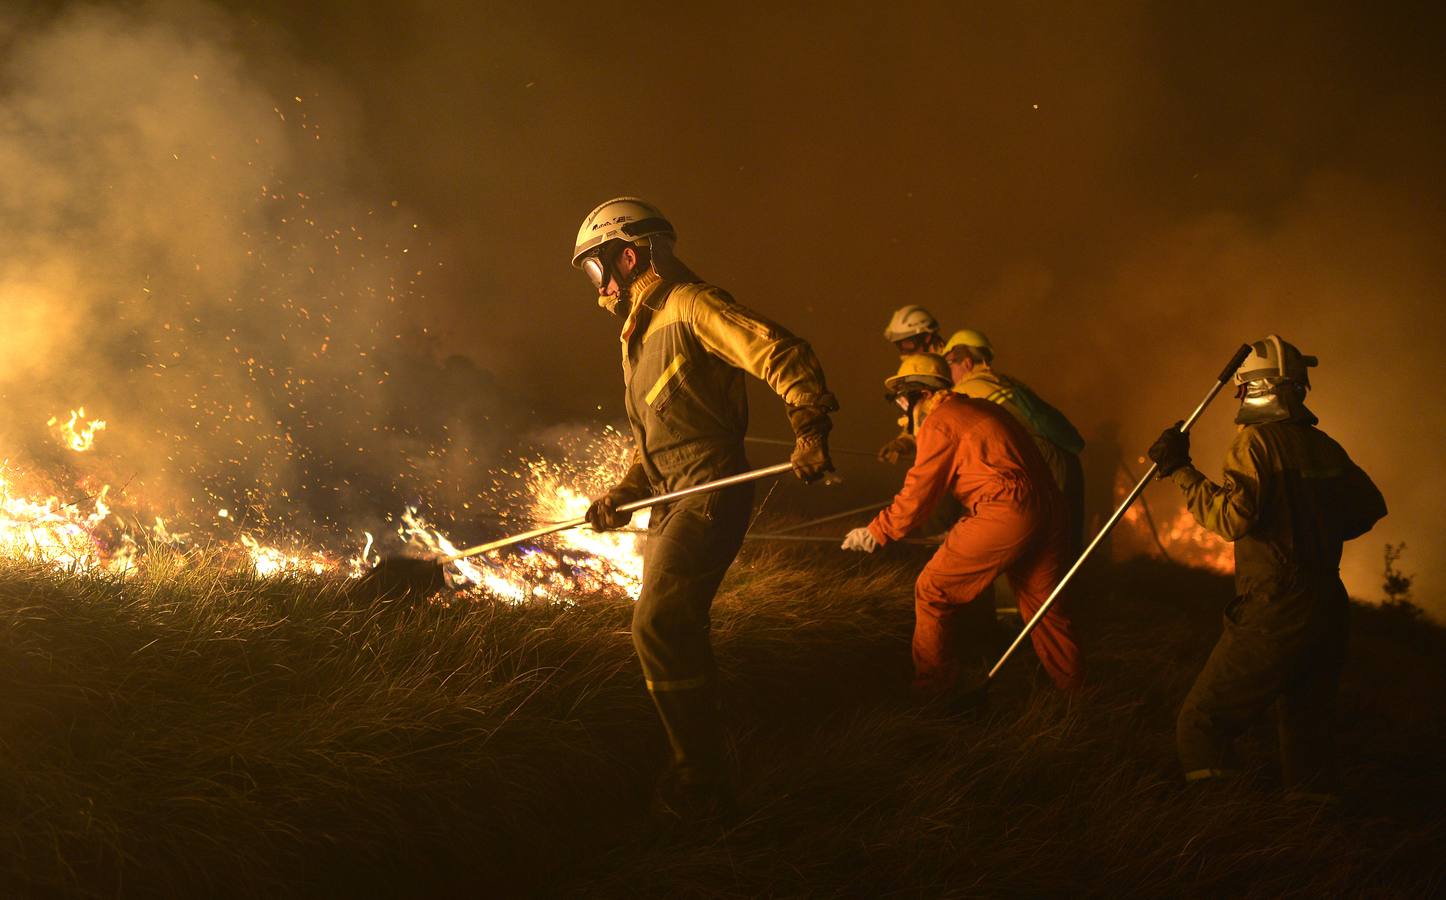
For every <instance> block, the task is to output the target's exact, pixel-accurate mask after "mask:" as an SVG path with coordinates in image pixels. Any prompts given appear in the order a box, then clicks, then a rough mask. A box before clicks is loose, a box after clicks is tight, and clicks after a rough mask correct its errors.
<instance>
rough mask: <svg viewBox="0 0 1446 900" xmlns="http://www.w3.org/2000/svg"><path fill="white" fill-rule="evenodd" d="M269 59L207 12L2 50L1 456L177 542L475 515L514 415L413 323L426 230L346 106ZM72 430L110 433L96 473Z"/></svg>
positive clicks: (73, 30) (187, 10) (32, 33)
mask: <svg viewBox="0 0 1446 900" xmlns="http://www.w3.org/2000/svg"><path fill="white" fill-rule="evenodd" d="M271 36H272V35H271V34H270V33H269V32H268V31H267V30H265V29H261V28H249V29H248V28H245V27H242V26H241V25H240V24H239V23H238V22H237V20H235V19H234V18H232V17H231V16H229V15H226V14H223V13H221V12H219V11H217V10H214V9H212V8H209V7H202V6H190V7H184V8H165V9H162V8H158V7H142V8H125V9H100V8H93V7H76V8H74V9H72V10H68V11H65V12H62V13H60V14H58V15H53V16H43V17H42V16H35V17H32V18H30V19H27V20H25V21H18V20H17V21H14V22H12V23H11V25H10V27H9V28H8V29H7V30H6V36H5V39H4V43H5V44H6V46H7V50H8V52H7V53H6V54H5V57H4V62H3V69H0V79H3V81H0V85H3V93H0V297H3V299H4V303H5V309H6V311H7V318H6V326H5V328H4V329H0V391H3V394H4V399H5V403H6V407H7V415H6V417H5V425H4V429H3V431H4V438H5V442H6V450H7V453H9V454H10V455H11V459H12V462H20V463H23V462H27V461H29V462H33V463H36V464H38V468H40V469H46V470H52V471H53V468H54V466H55V465H57V464H64V465H74V466H76V467H77V468H78V469H80V470H81V471H80V475H81V478H82V480H83V481H85V482H86V483H88V484H91V485H92V486H96V485H98V483H99V482H102V481H104V482H109V483H111V484H112V485H113V488H116V489H118V490H117V492H116V493H114V494H112V495H111V497H112V500H113V501H119V502H121V503H123V504H125V505H127V506H136V507H137V512H143V513H145V514H146V516H147V517H149V516H150V515H164V516H165V518H166V519H167V520H168V521H170V522H171V523H172V527H173V528H177V529H187V528H196V527H200V528H202V529H206V528H208V527H209V526H211V525H212V524H214V523H218V522H219V521H220V520H218V518H217V517H218V515H219V512H220V510H223V509H225V510H227V516H228V517H229V519H230V522H231V523H240V524H241V525H242V526H243V527H249V528H253V529H260V530H261V531H263V532H265V531H268V530H269V531H287V532H295V531H299V532H302V533H310V534H312V535H313V536H316V535H317V533H318V532H323V531H327V530H330V531H332V532H333V533H334V534H344V533H347V532H349V531H352V526H355V525H357V524H358V523H363V522H366V521H368V519H369V518H375V517H376V516H377V515H378V514H380V513H382V512H395V511H399V510H400V507H401V504H402V503H403V502H407V501H410V502H416V501H418V500H421V499H423V498H427V499H432V500H435V499H437V498H439V497H442V496H446V497H455V496H458V495H459V494H458V493H457V492H458V491H459V490H460V485H461V484H462V483H463V482H464V481H466V479H467V478H469V477H475V473H473V474H469V472H468V469H469V464H470V463H471V462H474V461H475V459H476V456H477V454H485V453H486V452H488V451H489V449H490V442H489V441H488V440H486V439H485V434H484V433H482V432H481V431H480V429H482V428H483V427H484V422H485V421H486V419H487V417H488V416H490V415H494V414H496V413H497V410H496V409H495V408H494V407H495V406H496V404H495V403H494V402H493V401H492V399H491V398H492V396H493V394H494V391H493V390H492V388H491V385H490V382H489V376H488V375H487V374H486V373H485V372H484V371H482V370H481V369H480V367H479V366H478V365H476V364H475V363H473V362H471V361H468V360H465V359H462V358H456V359H451V360H447V361H439V358H438V357H437V355H436V352H435V351H436V346H435V343H436V342H435V339H434V338H431V337H430V336H429V335H428V334H427V331H426V328H425V324H424V323H423V322H421V321H418V320H416V319H415V318H413V308H414V306H415V303H416V297H417V295H418V290H419V288H420V287H422V286H423V285H425V281H426V269H427V268H428V267H431V268H435V266H436V264H437V262H436V260H435V259H433V258H431V255H430V253H429V248H428V246H427V240H428V239H427V235H426V232H425V230H424V225H423V223H421V222H419V221H418V219H417V217H416V216H415V215H413V214H408V213H407V212H404V211H402V210H400V209H398V208H396V207H397V204H390V203H388V202H387V201H386V199H385V198H384V197H378V196H377V195H370V196H367V195H365V194H364V193H363V192H362V191H360V190H358V189H356V188H355V186H354V185H352V184H351V183H350V182H349V171H348V169H349V163H350V160H351V159H352V158H353V157H354V156H355V155H356V153H355V150H354V141H353V140H351V139H350V138H349V137H347V135H346V131H345V129H346V126H347V121H348V120H347V113H348V110H347V107H346V104H345V100H344V95H343V100H342V102H337V101H334V100H332V99H331V98H330V97H329V96H328V93H327V92H326V91H325V90H324V88H325V86H326V82H325V79H324V76H322V75H319V74H310V73H307V72H306V71H305V70H302V69H300V67H299V66H296V65H294V64H291V63H289V62H288V58H287V57H286V56H285V55H283V54H279V53H276V52H274V51H270V50H267V49H266V48H268V47H270V46H274V44H275V41H273V40H270V39H269V38H271ZM295 71H300V72H301V74H300V76H296V75H294V74H293V72H295ZM283 75H292V78H291V80H290V84H289V85H288V84H286V83H285V82H287V81H288V79H287V78H286V77H283ZM288 87H289V88H290V89H288ZM77 405H85V406H86V407H88V412H89V413H90V415H92V416H95V417H100V418H104V419H105V420H106V421H107V422H108V423H109V424H108V428H107V430H106V431H105V432H104V433H103V434H102V437H101V439H100V441H99V442H98V444H97V449H96V451H95V452H94V453H93V454H90V455H87V456H85V457H75V456H73V455H72V454H68V452H67V451H64V450H57V449H55V442H54V440H53V435H52V434H48V433H47V432H46V430H45V429H44V427H43V423H45V422H46V421H47V418H48V417H49V416H51V415H55V414H57V413H58V414H59V415H60V416H61V417H62V419H63V418H64V417H65V414H66V410H68V409H72V408H75V407H76V406H77ZM220 524H229V523H226V522H220ZM373 527H375V526H374V525H373ZM353 533H354V532H353Z"/></svg>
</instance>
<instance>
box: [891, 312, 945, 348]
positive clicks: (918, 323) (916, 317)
mask: <svg viewBox="0 0 1446 900" xmlns="http://www.w3.org/2000/svg"><path fill="white" fill-rule="evenodd" d="M938 330H939V323H938V321H936V320H935V319H934V316H933V314H931V313H930V312H929V311H928V310H927V309H925V308H924V307H922V306H915V305H910V306H904V307H900V308H899V309H897V310H895V311H894V315H893V316H892V317H891V318H890V319H889V324H888V327H886V328H885V329H884V340H886V341H888V342H890V343H893V342H894V341H902V340H903V339H904V338H911V337H913V336H914V335H916V334H930V333H934V332H937V331H938Z"/></svg>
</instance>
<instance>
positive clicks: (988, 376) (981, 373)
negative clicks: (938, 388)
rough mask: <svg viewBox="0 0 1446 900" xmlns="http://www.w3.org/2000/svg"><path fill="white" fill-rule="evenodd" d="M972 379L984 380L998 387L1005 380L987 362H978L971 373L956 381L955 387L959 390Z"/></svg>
mask: <svg viewBox="0 0 1446 900" xmlns="http://www.w3.org/2000/svg"><path fill="white" fill-rule="evenodd" d="M971 381H983V382H987V383H989V384H991V385H995V386H996V387H998V386H1002V385H1003V384H1004V382H1002V381H1000V380H999V375H998V374H997V373H996V372H995V371H994V370H993V369H991V368H990V367H989V363H987V362H977V363H975V364H974V368H972V369H970V370H969V373H968V374H967V375H965V376H964V377H963V378H961V379H959V381H958V382H956V383H955V385H954V389H955V390H958V389H959V388H961V387H963V386H964V385H966V384H968V383H969V382H971Z"/></svg>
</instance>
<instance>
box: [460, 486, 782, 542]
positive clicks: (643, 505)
mask: <svg viewBox="0 0 1446 900" xmlns="http://www.w3.org/2000/svg"><path fill="white" fill-rule="evenodd" d="M792 469H793V463H778V464H777V465H773V466H764V467H763V468H761V469H753V470H752V471H749V472H740V473H738V474H737V475H729V476H728V477H727V478H719V479H718V480H717V481H709V482H707V483H705V484H695V485H693V486H692V487H687V488H683V489H682V490H678V491H671V492H669V493H666V494H659V495H658V496H656V497H647V498H645V499H643V500H634V501H633V502H632V503H624V504H623V505H622V506H619V507H618V508H617V511H618V512H637V511H638V510H640V509H647V508H649V507H652V506H657V505H658V504H659V503H671V502H672V501H674V500H680V499H682V498H684V497H691V496H693V495H694V494H706V493H707V492H709V491H716V490H720V489H722V488H726V487H732V486H733V485H735V484H746V483H748V482H750V481H758V480H759V479H762V478H768V477H769V476H771V475H782V474H783V473H784V472H788V471H791V470H792ZM586 524H587V516H578V517H577V518H576V519H568V520H567V521H565V522H554V523H552V524H551V525H544V526H542V527H541V528H534V529H532V530H531V531H526V532H523V533H522V534H514V535H513V536H512V537H505V538H498V539H497V540H495V541H490V542H488V543H486V544H478V545H477V546H475V547H468V548H467V549H466V550H459V551H458V552H456V553H453V554H452V555H451V556H448V557H446V558H445V559H443V560H441V562H442V563H444V564H445V563H451V562H456V561H457V560H459V559H466V558H467V557H469V556H476V555H477V554H479V553H486V552H487V551H488V550H500V549H502V548H503V547H510V546H512V545H513V544H520V543H522V542H523V541H529V540H532V539H533V538H536V537H542V536H543V535H545V534H553V533H555V532H558V531H566V530H567V529H569V528H576V527H577V526H579V525H586Z"/></svg>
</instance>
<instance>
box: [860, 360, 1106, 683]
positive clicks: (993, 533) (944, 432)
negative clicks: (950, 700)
mask: <svg viewBox="0 0 1446 900" xmlns="http://www.w3.org/2000/svg"><path fill="white" fill-rule="evenodd" d="M953 385H954V380H953V378H952V377H951V376H950V373H949V366H948V364H947V363H946V362H945V361H944V358H943V357H941V356H937V355H935V354H931V353H930V354H918V355H914V356H907V357H905V358H904V360H903V361H902V362H901V363H900V365H899V371H898V373H897V374H895V375H894V376H892V377H891V378H889V379H888V380H887V381H885V382H884V386H885V389H886V390H887V391H888V393H889V395H890V396H891V397H892V398H893V399H894V402H895V403H897V404H898V406H899V407H900V409H902V410H904V412H905V414H906V415H907V416H908V417H909V421H910V422H911V423H914V426H915V433H916V435H917V438H918V448H919V449H918V456H917V459H916V460H915V462H914V464H913V466H912V467H911V468H910V469H909V472H908V474H907V475H906V476H905V477H904V487H903V489H902V490H901V491H899V494H898V496H896V497H895V498H894V502H893V504H892V505H890V506H889V508H888V509H885V510H884V511H883V512H881V513H879V514H878V516H877V517H875V518H874V520H873V521H872V522H870V523H869V524H868V525H867V526H866V527H863V528H855V529H854V530H852V531H850V532H849V533H848V535H847V536H846V537H845V538H844V542H843V549H845V550H861V551H864V552H866V553H872V552H873V551H874V550H876V549H878V548H879V547H882V546H883V545H885V544H887V543H888V542H889V541H896V540H899V539H901V538H903V537H904V536H905V535H907V534H908V533H909V532H910V531H912V530H914V529H915V528H916V527H917V526H918V525H919V524H920V523H922V522H923V521H924V520H925V519H926V518H927V517H928V515H929V512H930V510H931V509H932V508H933V507H934V505H935V504H936V503H937V502H938V501H939V500H940V499H941V498H942V497H944V496H946V495H952V496H953V497H954V498H956V499H957V500H958V501H959V503H960V504H961V505H962V506H963V508H964V511H965V512H964V515H963V516H962V517H961V518H959V520H958V521H957V522H956V523H955V524H954V526H953V528H951V529H950V530H949V533H948V535H947V537H946V538H945V539H944V544H943V546H941V547H940V548H939V550H938V551H937V552H936V553H935V554H934V556H933V558H932V559H930V560H929V562H928V564H927V565H925V566H924V570H923V572H921V573H920V574H919V578H918V580H917V581H916V582H915V584H914V642H913V652H914V672H915V678H914V688H915V691H916V692H917V693H918V694H919V695H921V696H922V697H924V698H929V697H937V696H945V697H947V696H948V695H949V694H950V693H951V692H952V691H953V689H954V688H955V686H956V684H957V682H958V678H959V671H960V664H961V660H960V654H959V652H958V651H959V646H960V642H961V639H962V638H963V637H964V635H962V634H961V633H960V628H959V623H960V619H959V615H960V613H961V612H964V610H965V609H966V608H967V607H969V606H970V604H971V603H973V602H975V599H976V598H977V597H978V596H979V595H980V594H981V593H982V592H983V591H984V590H985V589H986V588H988V587H989V586H990V585H991V584H992V583H993V582H994V579H995V578H996V577H998V576H999V575H1000V574H1003V575H1004V576H1005V577H1007V578H1008V579H1009V583H1010V585H1011V586H1012V587H1013V588H1014V591H1015V595H1016V597H1017V598H1018V601H1019V612H1020V614H1021V615H1022V616H1023V617H1024V618H1025V619H1026V620H1027V619H1029V618H1030V617H1032V616H1033V615H1034V613H1035V611H1036V610H1037V609H1038V608H1039V607H1040V605H1041V604H1043V603H1044V601H1045V600H1046V599H1048V597H1049V594H1050V592H1051V591H1053V590H1054V588H1055V585H1056V584H1058V583H1059V579H1060V577H1061V576H1062V575H1063V574H1064V570H1065V567H1066V566H1067V565H1068V563H1069V559H1068V558H1067V557H1068V536H1067V534H1066V529H1067V527H1068V524H1067V516H1066V513H1065V508H1064V498H1063V496H1062V495H1061V494H1060V492H1059V487H1058V486H1057V485H1055V483H1054V479H1053V478H1052V477H1051V476H1050V472H1049V468H1048V466H1046V465H1045V462H1044V458H1043V457H1041V456H1040V454H1039V449H1038V448H1037V447H1036V446H1035V444H1034V441H1032V440H1030V437H1029V433H1028V432H1027V431H1025V429H1024V426H1022V425H1020V424H1019V422H1018V421H1016V420H1015V419H1014V417H1013V416H1011V415H1009V414H1008V413H1006V412H1005V411H1004V410H1002V409H1000V407H999V406H998V405H996V404H994V403H989V402H987V401H983V400H978V399H975V398H972V397H964V396H961V395H960V394H957V393H955V392H954V391H953V390H952V388H953ZM1031 637H1032V638H1033V641H1034V649H1035V652H1036V653H1037V654H1038V656H1039V659H1040V661H1041V662H1042V663H1043V664H1044V668H1045V670H1046V671H1047V672H1048V673H1049V676H1050V678H1052V679H1053V680H1054V682H1055V684H1056V685H1058V686H1059V687H1060V688H1061V689H1065V690H1073V689H1077V688H1078V687H1079V686H1080V685H1081V683H1082V681H1083V674H1084V672H1083V666H1082V661H1081V657H1080V651H1079V646H1078V644H1077V643H1076V642H1075V639H1074V636H1073V633H1072V629H1071V626H1070V622H1069V619H1068V617H1067V616H1066V615H1065V614H1064V613H1063V612H1062V611H1061V610H1060V608H1059V605H1058V604H1056V605H1055V606H1053V607H1051V608H1050V610H1049V611H1048V612H1047V613H1045V616H1044V618H1043V619H1042V620H1041V621H1040V624H1039V626H1038V627H1037V628H1036V629H1035V630H1034V632H1033V633H1032V634H1031Z"/></svg>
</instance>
